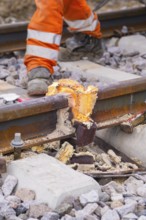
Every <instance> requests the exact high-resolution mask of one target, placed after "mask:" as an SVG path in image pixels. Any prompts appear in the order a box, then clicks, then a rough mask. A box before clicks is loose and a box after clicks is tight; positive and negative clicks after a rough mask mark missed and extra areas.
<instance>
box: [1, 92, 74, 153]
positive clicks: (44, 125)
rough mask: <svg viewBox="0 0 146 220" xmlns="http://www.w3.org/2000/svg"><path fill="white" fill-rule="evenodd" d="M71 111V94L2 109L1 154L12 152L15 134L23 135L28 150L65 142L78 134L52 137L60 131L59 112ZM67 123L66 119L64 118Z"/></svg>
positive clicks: (2, 107) (34, 100)
mask: <svg viewBox="0 0 146 220" xmlns="http://www.w3.org/2000/svg"><path fill="white" fill-rule="evenodd" d="M65 108H68V97H67V95H65V94H64V95H61V94H59V95H56V96H51V97H42V98H37V99H31V100H28V101H25V102H22V103H17V104H13V105H11V106H10V105H8V106H6V105H5V106H1V107H0V153H2V152H3V153H4V152H9V151H10V150H11V146H10V142H11V140H12V139H13V137H14V134H15V133H22V137H23V139H24V140H25V147H30V146H34V145H37V144H39V143H40V144H42V143H46V142H49V141H50V140H51V141H53V140H56V139H60V140H61V139H63V138H66V137H68V136H72V135H73V133H74V132H71V133H70V134H68V133H67V134H66V135H64V134H63V132H62V133H60V134H56V135H55V136H54V135H52V136H51V137H48V135H49V134H52V133H53V132H55V130H56V129H57V127H56V126H57V123H58V115H57V114H58V111H59V110H62V109H65ZM62 120H63V119H62Z"/></svg>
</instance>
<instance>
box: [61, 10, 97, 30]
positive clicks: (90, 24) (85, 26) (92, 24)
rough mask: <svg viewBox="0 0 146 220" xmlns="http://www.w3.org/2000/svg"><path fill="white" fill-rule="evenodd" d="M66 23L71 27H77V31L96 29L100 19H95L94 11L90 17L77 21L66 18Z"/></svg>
mask: <svg viewBox="0 0 146 220" xmlns="http://www.w3.org/2000/svg"><path fill="white" fill-rule="evenodd" d="M64 20H65V21H66V23H67V24H68V25H69V27H70V28H75V29H77V30H76V31H94V30H95V28H96V26H97V23H98V20H94V14H93V13H92V14H91V16H90V17H89V18H88V19H85V20H76V21H69V20H67V19H64Z"/></svg>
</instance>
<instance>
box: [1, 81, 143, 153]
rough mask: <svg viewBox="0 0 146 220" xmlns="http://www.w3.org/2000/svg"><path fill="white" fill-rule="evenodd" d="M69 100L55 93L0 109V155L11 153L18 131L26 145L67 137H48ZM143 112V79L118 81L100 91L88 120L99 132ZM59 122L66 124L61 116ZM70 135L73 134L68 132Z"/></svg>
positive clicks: (67, 105)
mask: <svg viewBox="0 0 146 220" xmlns="http://www.w3.org/2000/svg"><path fill="white" fill-rule="evenodd" d="M68 98H69V96H68V95H67V94H58V95H55V96H51V97H42V98H37V99H31V100H28V101H25V102H22V103H19V104H13V105H11V106H10V105H9V106H6V105H5V106H1V107H0V152H1V151H2V152H3V151H6V152H7V151H8V150H10V146H9V145H10V141H11V140H12V139H13V136H14V133H17V132H20V133H22V135H23V138H24V139H25V140H26V142H25V143H26V145H27V146H32V145H36V144H38V143H45V142H47V141H52V140H56V139H57V138H58V139H62V138H66V137H67V136H68V134H66V135H62V134H61V135H60V136H58V137H57V136H53V137H51V138H50V137H48V135H49V134H51V133H52V132H54V131H55V130H56V125H57V121H58V115H57V112H58V111H59V110H60V109H61V110H62V109H65V108H68V107H69V102H68ZM143 112H146V77H141V78H138V79H133V80H128V81H122V82H120V83H119V82H118V83H116V84H114V85H112V86H111V85H109V86H108V87H106V88H103V89H100V90H99V93H98V98H97V100H96V104H95V107H94V110H93V114H92V116H91V117H92V119H93V120H94V121H95V122H96V126H97V129H102V128H106V127H111V126H115V125H119V124H121V123H122V122H124V121H126V120H128V119H129V118H132V117H133V115H136V114H139V113H143ZM68 120H70V118H69V119H68ZM61 121H62V122H63V123H65V120H64V119H63V118H62V116H61ZM65 127H66V125H65ZM62 129H64V128H61V132H63V130H62ZM93 130H94V129H93ZM73 134H74V132H71V133H70V135H73ZM46 135H47V137H45V136H46ZM90 135H91V134H90Z"/></svg>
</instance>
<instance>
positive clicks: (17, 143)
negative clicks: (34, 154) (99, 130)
mask: <svg viewBox="0 0 146 220" xmlns="http://www.w3.org/2000/svg"><path fill="white" fill-rule="evenodd" d="M23 145H24V141H23V140H22V139H21V133H15V135H14V139H13V140H12V141H11V146H12V147H13V148H14V160H17V159H20V158H21V148H22V147H23Z"/></svg>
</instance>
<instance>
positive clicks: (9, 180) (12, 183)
mask: <svg viewBox="0 0 146 220" xmlns="http://www.w3.org/2000/svg"><path fill="white" fill-rule="evenodd" d="M17 182H18V180H17V178H16V177H14V176H11V175H8V176H7V177H6V179H5V181H4V184H3V185H2V191H3V194H4V195H5V196H9V195H10V194H11V193H12V192H13V190H14V188H15V187H16V185H17Z"/></svg>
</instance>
